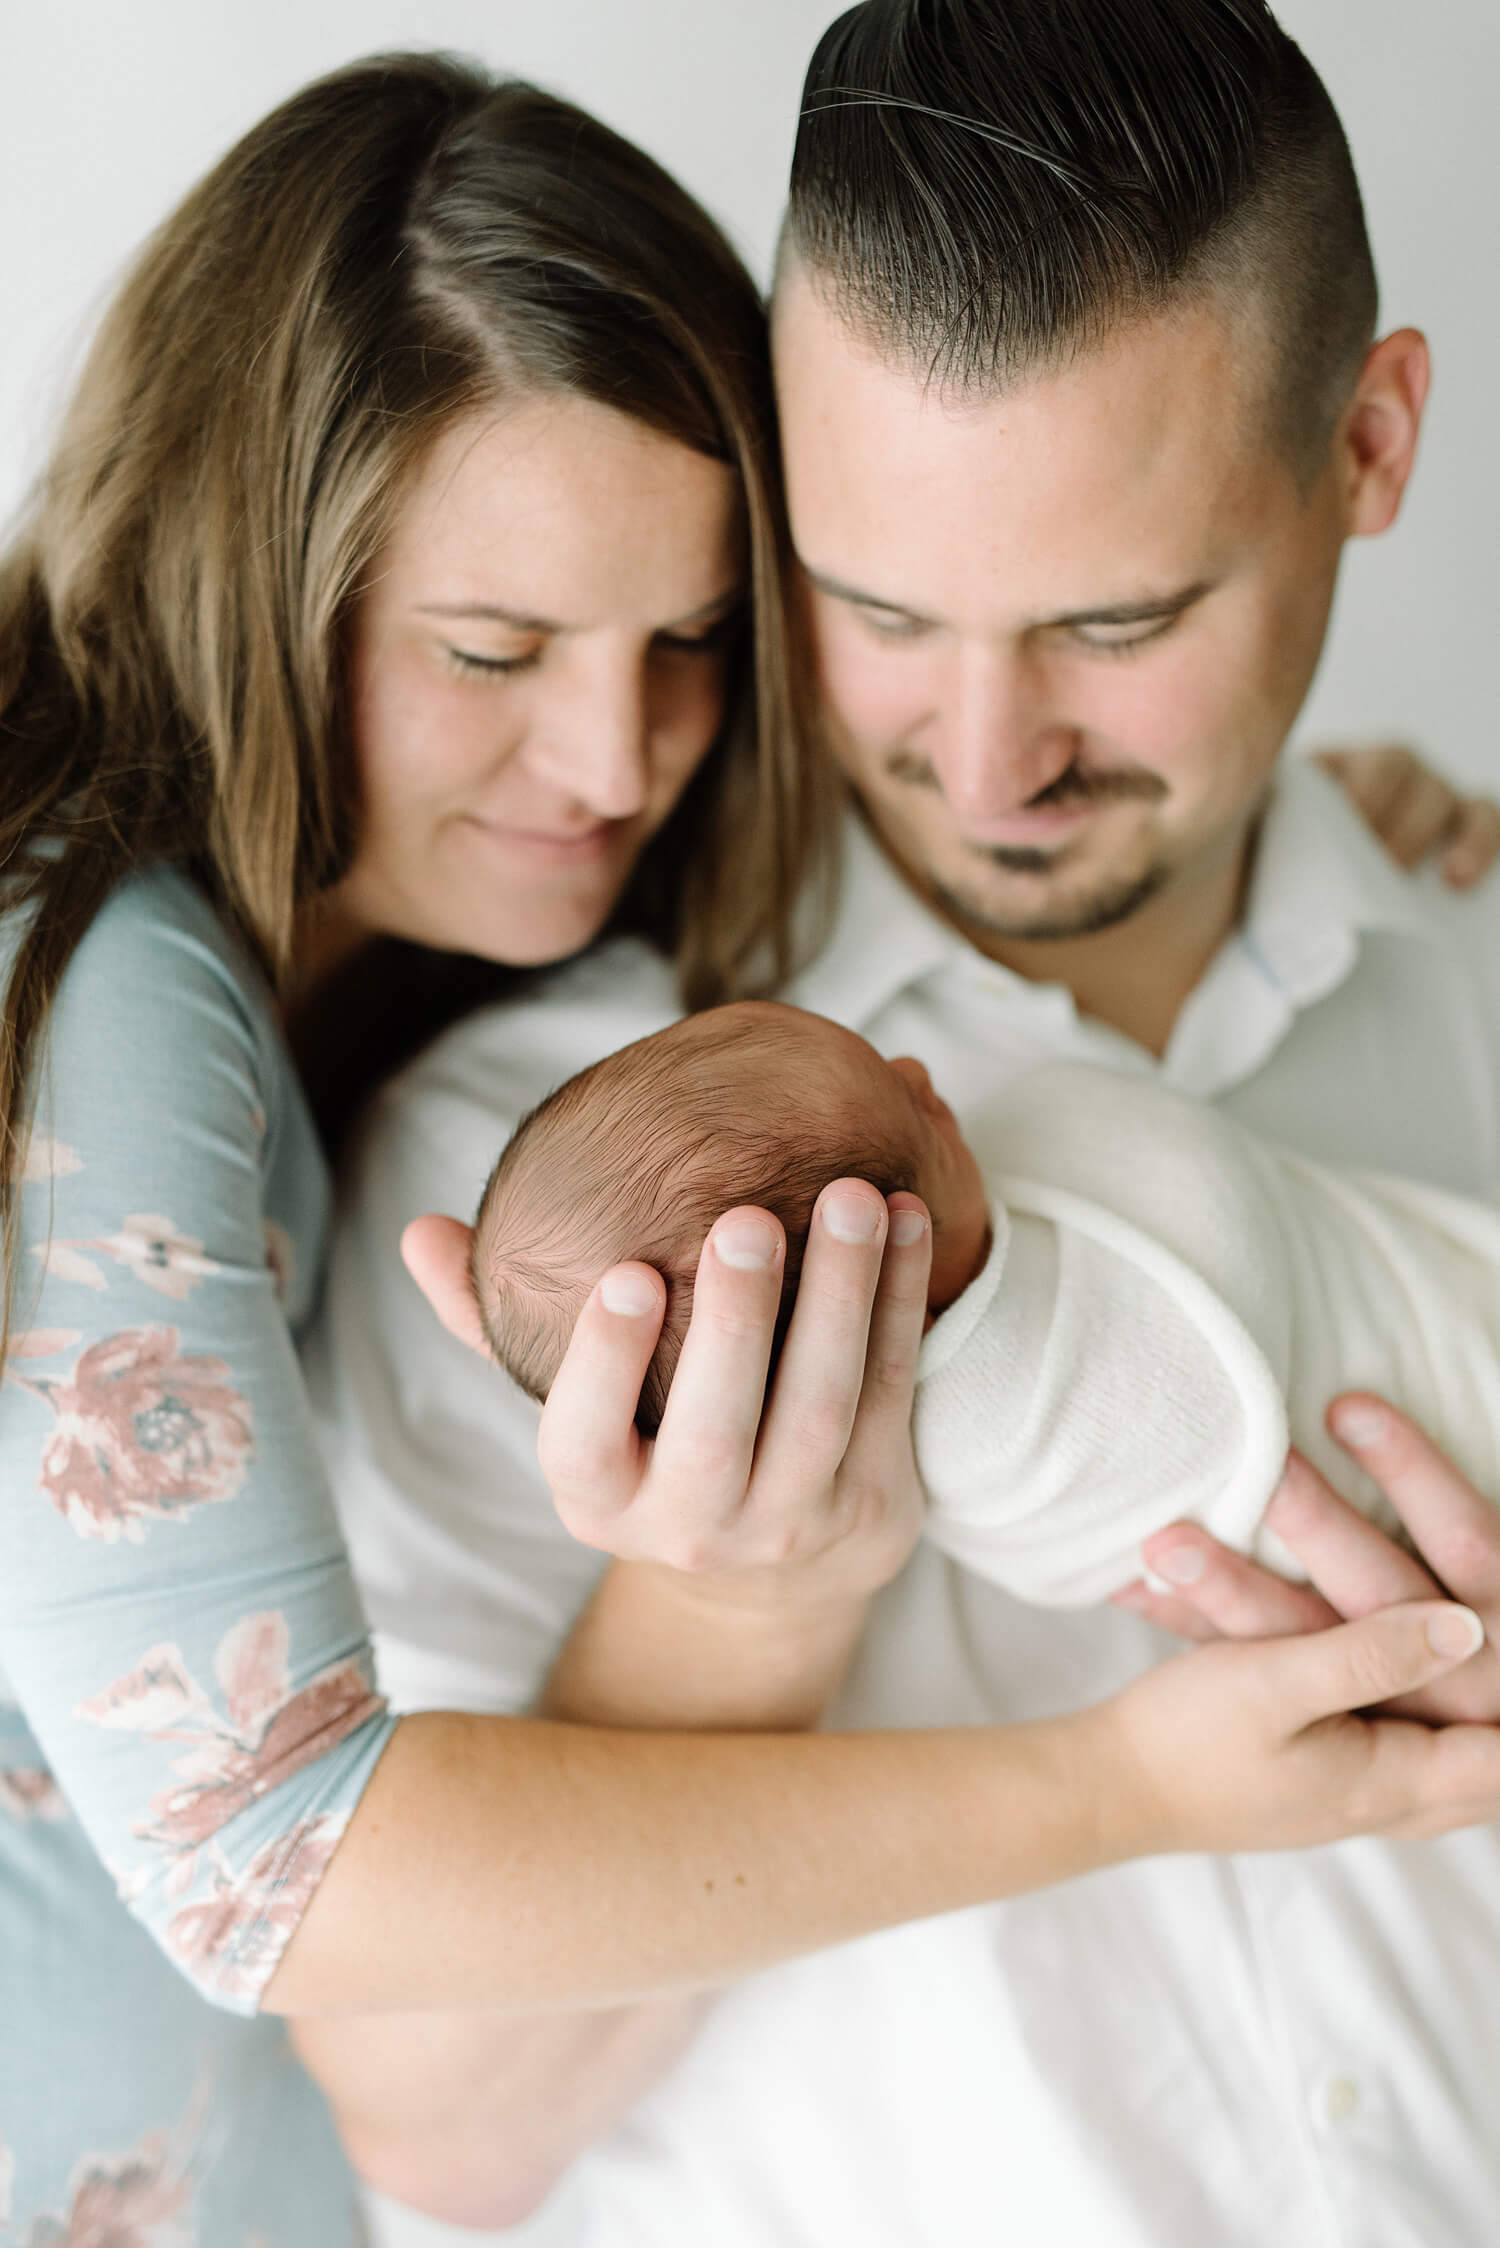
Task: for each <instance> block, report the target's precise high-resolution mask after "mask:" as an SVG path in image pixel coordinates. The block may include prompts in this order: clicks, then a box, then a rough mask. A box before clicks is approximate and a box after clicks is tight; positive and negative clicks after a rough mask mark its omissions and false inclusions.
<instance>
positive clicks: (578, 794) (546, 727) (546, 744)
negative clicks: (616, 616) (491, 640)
mask: <svg viewBox="0 0 1500 2248" xmlns="http://www.w3.org/2000/svg"><path fill="white" fill-rule="evenodd" d="M650 739H651V714H650V708H649V701H648V684H647V677H646V665H645V660H644V658H643V656H642V655H641V654H640V653H639V652H638V651H634V650H628V649H605V650H587V651H586V650H583V649H576V650H574V651H571V657H570V660H569V661H568V662H567V663H565V664H562V665H559V666H557V667H556V668H555V670H554V672H553V675H552V677H551V678H550V679H549V680H548V681H547V682H546V692H545V694H543V695H541V696H539V697H538V699H537V702H536V704H535V705H534V707H533V714H532V726H531V729H530V739H529V742H528V748H527V762H528V763H529V764H530V766H531V768H532V771H533V772H535V773H537V774H538V775H540V776H541V777H542V778H543V779H545V780H546V781H548V782H549V783H550V784H551V785H552V786H553V787H554V788H556V789H559V790H560V791H561V792H562V793H563V794H564V795H567V796H569V797H572V798H574V799H575V800H576V801H577V802H579V803H581V804H586V805H587V806H588V808H589V810H590V811H591V812H593V813H595V814H596V815H597V816H598V817H599V818H600V819H609V820H622V819H630V818H632V817H633V816H634V814H635V813H637V812H639V811H640V810H642V808H643V807H644V805H645V803H646V800H647V797H648V795H649V793H650V785H651V765H650V755H649V749H650Z"/></svg>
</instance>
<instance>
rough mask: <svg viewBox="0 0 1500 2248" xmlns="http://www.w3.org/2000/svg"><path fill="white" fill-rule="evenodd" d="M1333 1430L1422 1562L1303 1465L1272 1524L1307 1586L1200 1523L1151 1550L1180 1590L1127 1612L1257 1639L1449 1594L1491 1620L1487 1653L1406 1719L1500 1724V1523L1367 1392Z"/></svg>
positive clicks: (1336, 1418) (1164, 1623) (1407, 1708)
mask: <svg viewBox="0 0 1500 2248" xmlns="http://www.w3.org/2000/svg"><path fill="white" fill-rule="evenodd" d="M1328 1425H1329V1428H1330V1429H1331V1431H1332V1433H1333V1435H1334V1436H1335V1437H1336V1438H1337V1439H1338V1441H1339V1442H1340V1443H1341V1444H1342V1445H1343V1447H1344V1449H1345V1451H1347V1452H1348V1453H1349V1455H1350V1456H1351V1458H1353V1459H1354V1460H1356V1461H1357V1462H1358V1463H1359V1465H1360V1466H1361V1467H1362V1468H1363V1469H1364V1470H1365V1472H1366V1473H1367V1474H1368V1475H1369V1476H1370V1477H1371V1478H1372V1480H1373V1481H1374V1482H1375V1483H1377V1484H1378V1485H1379V1486H1380V1488H1381V1490H1382V1491H1383V1492H1384V1493H1385V1495H1386V1497H1387V1499H1388V1500H1389V1501H1390V1503H1391V1505H1392V1506H1393V1507H1394V1509H1395V1511H1396V1513H1397V1514H1398V1515H1399V1516H1400V1518H1401V1520H1402V1522H1403V1523H1404V1524H1405V1526H1406V1529H1407V1532H1408V1534H1409V1536H1410V1538H1411V1540H1412V1543H1413V1545H1414V1546H1415V1548H1416V1554H1415V1555H1414V1554H1412V1553H1408V1552H1406V1551H1405V1550H1404V1549H1403V1548H1402V1547H1401V1546H1398V1545H1396V1544H1394V1543H1393V1541H1392V1540H1391V1539H1390V1538H1388V1537H1386V1536H1385V1534H1384V1532H1383V1531H1380V1530H1378V1529H1377V1528H1376V1527H1375V1525H1374V1524H1373V1523H1372V1522H1368V1521H1366V1519H1365V1517H1364V1516H1363V1515H1362V1514H1360V1513H1359V1512H1358V1511H1357V1510H1356V1509H1355V1508H1354V1507H1352V1506H1350V1505H1349V1504H1348V1503H1347V1501H1345V1500H1344V1499H1341V1498H1340V1497H1339V1495H1338V1493H1337V1492H1336V1491H1334V1490H1333V1489H1331V1487H1330V1486H1329V1485H1328V1484H1327V1483H1326V1482H1325V1481H1324V1479H1323V1477H1322V1476H1321V1475H1319V1474H1318V1472H1317V1470H1316V1468H1314V1467H1313V1466H1311V1464H1310V1463H1309V1462H1308V1461H1307V1460H1305V1459H1303V1458H1302V1456H1301V1454H1300V1453H1297V1452H1293V1453H1292V1454H1291V1456H1290V1458H1289V1459H1288V1462H1287V1471H1286V1475H1285V1477H1284V1478H1283V1480H1282V1483H1281V1486H1280V1488H1279V1489H1278V1491H1277V1492H1276V1494H1275V1496H1274V1498H1273V1499H1272V1501H1271V1504H1270V1507H1269V1508H1268V1509H1267V1513H1266V1521H1267V1523H1268V1525H1269V1526H1270V1528H1271V1529H1273V1530H1274V1531H1275V1532H1276V1535H1277V1536H1278V1537H1279V1538H1280V1539H1281V1540H1282V1541H1283V1543H1284V1544H1286V1545H1288V1546H1289V1547H1290V1548H1291V1550H1292V1552H1293V1553H1295V1554H1296V1556H1297V1559H1298V1560H1299V1561H1300V1562H1301V1564H1302V1566H1303V1568H1304V1569H1305V1570H1306V1571H1307V1573H1308V1577H1309V1580H1310V1581H1309V1583H1307V1584H1305V1585H1294V1584H1288V1583H1287V1582H1286V1580H1285V1579H1284V1578H1281V1577H1277V1576H1273V1575H1272V1574H1271V1572H1270V1571H1269V1570H1267V1569H1262V1568H1261V1567H1260V1566H1259V1565H1258V1564H1257V1563H1256V1562H1253V1561H1250V1560H1248V1559H1247V1558H1246V1557H1245V1555H1243V1554H1240V1553H1235V1552H1233V1551H1231V1549H1230V1548H1229V1547H1227V1546H1223V1545H1220V1544H1219V1542H1218V1540H1217V1539H1216V1538H1214V1537H1211V1536H1210V1534H1209V1533H1208V1531H1206V1530H1202V1529H1200V1528H1199V1527H1198V1526H1197V1524H1196V1523H1191V1522H1177V1523H1173V1524H1172V1525H1171V1526H1170V1527H1169V1528H1167V1529H1165V1530H1160V1531H1158V1532H1157V1534H1156V1536H1155V1537H1153V1538H1149V1539H1148V1540H1147V1541H1146V1544H1145V1547H1144V1548H1143V1553H1144V1558H1145V1561H1146V1564H1147V1566H1148V1568H1150V1570H1151V1571H1152V1573H1153V1575H1155V1576H1156V1577H1158V1578H1159V1579H1163V1580H1165V1581H1166V1582H1167V1583H1168V1584H1170V1585H1172V1586H1173V1587H1175V1588H1176V1589H1175V1590H1174V1591H1173V1592H1171V1593H1165V1594H1163V1593H1157V1592H1153V1591H1150V1590H1148V1589H1147V1587H1146V1585H1145V1584H1144V1583H1139V1584H1135V1585H1131V1586H1129V1587H1127V1588H1126V1591H1125V1592H1124V1593H1122V1594H1120V1595H1119V1596H1118V1599H1119V1601H1120V1604H1121V1605H1122V1606H1125V1607H1129V1608H1132V1609H1134V1610H1135V1611H1136V1612H1137V1613H1138V1614H1141V1615H1144V1616H1146V1617H1147V1618H1148V1620H1149V1621H1151V1622H1152V1623H1155V1624H1159V1625H1160V1626H1161V1627H1162V1628H1163V1629H1164V1630H1167V1631H1174V1632H1177V1633H1179V1634H1181V1635H1182V1636H1184V1637H1187V1638H1193V1639H1207V1638H1216V1637H1220V1636H1222V1637H1225V1638H1230V1639H1246V1638H1261V1637H1265V1636H1267V1635H1272V1634H1276V1635H1279V1634H1283V1633H1287V1632H1306V1631H1319V1630H1321V1629H1323V1628H1324V1627H1325V1626H1327V1625H1329V1624H1331V1623H1337V1622H1339V1621H1340V1619H1341V1618H1344V1617H1358V1616H1365V1615H1368V1614H1369V1613H1370V1612H1371V1611H1372V1610H1373V1609H1376V1608H1386V1607H1389V1606H1391V1605H1392V1604H1393V1603H1394V1602H1397V1601H1406V1600H1419V1601H1428V1600H1432V1599H1434V1598H1436V1597H1439V1596H1441V1595H1443V1594H1444V1593H1447V1594H1449V1595H1451V1596H1452V1597H1453V1598H1455V1599H1457V1600H1461V1601H1464V1602H1466V1603H1467V1604H1468V1606H1469V1607H1471V1608H1472V1609H1473V1610H1474V1611H1475V1613H1476V1614H1477V1615H1478V1616H1479V1617H1480V1619H1481V1621H1482V1623H1483V1624H1484V1627H1485V1631H1486V1633H1487V1635H1488V1638H1487V1644H1486V1646H1485V1649H1484V1651H1483V1653H1482V1654H1480V1655H1479V1656H1477V1657H1476V1658H1475V1660H1474V1661H1473V1662H1471V1663H1466V1664H1465V1665H1464V1667H1463V1669H1462V1670H1460V1671H1458V1672H1457V1673H1455V1675H1454V1676H1453V1677H1451V1678H1445V1679H1444V1680H1442V1682H1441V1683H1440V1684H1438V1685H1434V1686H1429V1687H1427V1688H1425V1689H1424V1690H1423V1691H1422V1692H1420V1693H1417V1694H1412V1695H1410V1696H1408V1697H1407V1698H1406V1699H1404V1700H1403V1701H1402V1702H1401V1703H1400V1705H1399V1706H1400V1708H1401V1710H1402V1712H1403V1713H1404V1714H1406V1715H1409V1716H1413V1717H1421V1718H1424V1719H1426V1720H1427V1721H1428V1722H1430V1723H1443V1724H1446V1723H1452V1722H1454V1721H1456V1720H1458V1721H1467V1722H1472V1723H1481V1724H1495V1723H1497V1722H1500V1648H1497V1646H1496V1644H1495V1642H1496V1641H1497V1640H1500V1511H1497V1509H1496V1507H1495V1505H1494V1504H1493V1503H1492V1502H1491V1501H1490V1500H1488V1499H1486V1498H1485V1497H1484V1496H1483V1495H1482V1493H1480V1492H1478V1491H1476V1490H1475V1488H1474V1486H1473V1484H1472V1483H1470V1482H1469V1481H1468V1480H1467V1478H1466V1477H1465V1476H1463V1475H1461V1474H1460V1473H1459V1471H1458V1469H1457V1468H1456V1467H1454V1465H1453V1464H1452V1462H1451V1461H1450V1460H1448V1459H1447V1458H1446V1457H1445V1456H1444V1454H1443V1453H1442V1452H1440V1451H1439V1450H1438V1448H1437V1446H1436V1445H1435V1444H1434V1443H1432V1442H1431V1440H1430V1439H1429V1438H1428V1437H1426V1436H1424V1435H1423V1433H1422V1431H1421V1430H1420V1429H1419V1428H1418V1427H1417V1426H1416V1424H1415V1422H1413V1421H1411V1420H1408V1418H1407V1417H1406V1415H1405V1414H1404V1413H1398V1412H1397V1411H1396V1410H1395V1408H1394V1407H1393V1406H1390V1405H1387V1404H1385V1403H1384V1402H1383V1400H1381V1399H1380V1398H1378V1397H1372V1396H1369V1395H1367V1394H1366V1393H1364V1392H1362V1391H1361V1392H1354V1393H1351V1394H1349V1395H1348V1396H1345V1397H1340V1398H1336V1399H1335V1400H1334V1402H1333V1404H1332V1405H1331V1406H1330V1407H1329V1412H1328ZM1418 1556H1420V1558H1418Z"/></svg>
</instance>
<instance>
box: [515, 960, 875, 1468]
mask: <svg viewBox="0 0 1500 2248" xmlns="http://www.w3.org/2000/svg"><path fill="white" fill-rule="evenodd" d="M815 1020H816V1018H814V1017H810V1016H806V1015H803V1014H801V1013H800V1012H799V1010H797V1009H796V1008H792V1007H784V1006H778V1005H775V1004H773V1003H771V1002H768V1001H742V1002H739V1003H737V1004H735V1005H732V1006H727V1007H715V1008H711V1009H708V1010H706V1011H705V1012H704V1013H702V1014H698V1015H690V1016H689V1017H687V1019H686V1020H685V1021H683V1022H680V1023H675V1024H674V1025H673V1026H672V1027H671V1029H669V1030H665V1031H659V1032H657V1033H656V1034H655V1035H654V1036H653V1037H650V1038H643V1039H639V1040H638V1041H637V1042H636V1043H635V1044H634V1045H632V1046H626V1047H622V1048H621V1050H620V1051H619V1052H618V1053H615V1054H611V1055H610V1056H609V1057H608V1058H607V1059H606V1060H604V1061H602V1062H599V1063H597V1064H596V1065H595V1066H594V1067H593V1068H592V1069H587V1070H584V1071H583V1072H582V1073H581V1074H580V1075H579V1076H577V1077H573V1078H570V1079H569V1080H568V1082H567V1083H566V1084H565V1085H562V1086H560V1087H559V1088H558V1090H557V1091H556V1092H555V1093H551V1094H549V1095H548V1097H547V1099H546V1100H544V1101H542V1102H541V1103H539V1105H538V1106H537V1107H536V1108H534V1109H533V1110H532V1111H531V1113H530V1114H529V1115H528V1116H526V1117H524V1118H523V1119H522V1121H521V1123H520V1124H519V1125H518V1126H517V1128H516V1131H515V1133H514V1135H513V1137H512V1138H511V1140H510V1142H509V1144H508V1145H507V1146H506V1148H505V1150H504V1152H503V1153H502V1155H501V1157H500V1160H499V1162H498V1163H497V1164H496V1165H495V1168H494V1170H493V1171H492V1172H491V1174H490V1177H489V1181H488V1184H487V1185H486V1187H485V1190H484V1195H483V1198H482V1200H481V1202H480V1206H479V1215H478V1218H477V1220H476V1223H475V1239H474V1255H473V1266H472V1277H473V1282H474V1289H475V1293H476V1295H477V1297H478V1301H479V1308H480V1314H481V1317H482V1319H483V1322H484V1328H485V1333H486V1335H487V1337H488V1339H489V1343H490V1348H491V1349H492V1351H493V1352H494V1354H495V1357H496V1359H497V1360H498V1361H499V1363H500V1364H501V1365H502V1366H503V1367H504V1368H505V1369H506V1371H507V1372H508V1373H509V1374H510V1375H511V1377H512V1379H513V1380H514V1381H516V1382H518V1383H519V1384H520V1386H521V1388H522V1389H524V1390H526V1391H527V1392H528V1393H529V1394H530V1395H531V1396H532V1397H535V1398H538V1399H543V1398H545V1397H546V1395H547V1392H548V1390H549V1389H550V1387H551V1385H552V1380H553V1377H554V1375H555V1374H556V1372H557V1369H558V1366H559V1365H560V1364H561V1362H562V1357H563V1353H564V1351H565V1350H566V1348H567V1345H568V1339H569V1337H570V1336H571V1334H572V1331H573V1326H574V1323H575V1321H576V1320H577V1318H578V1314H579V1313H580V1311H581V1310H582V1309H583V1306H584V1304H585V1302H586V1301H587V1299H588V1295H589V1292H590V1290H591V1289H592V1288H593V1286H594V1284H595V1282H596V1281H597V1280H598V1278H599V1276H600V1274H601V1273H603V1272H605V1271H607V1270H608V1268H609V1267H610V1266H611V1265H614V1264H620V1263H623V1262H626V1261H639V1262H640V1263H643V1264H648V1265H651V1266H653V1267H654V1268H655V1270H656V1271H658V1272H659V1273H660V1274H661V1276H662V1278H663V1279H664V1280H665V1282H666V1284H667V1309H666V1316H665V1319H664V1320H663V1323H662V1330H661V1338H660V1340H659V1342H658V1343H657V1346H656V1350H655V1353H654V1355H653V1357H652V1360H651V1364H650V1367H649V1368H648V1370H647V1374H646V1379H645V1382H644V1384H643V1386H642V1390H641V1399H640V1405H639V1408H638V1410H637V1413H636V1423H637V1426H638V1427H639V1428H640V1429H641V1430H642V1431H643V1432H644V1433H645V1434H646V1435H654V1434H655V1433H656V1430H657V1427H658V1425H659V1423H660V1421H661V1417H662V1413H663V1411H664V1410H665V1407H666V1401H667V1392H668V1390H669V1388H670V1387H671V1382H672V1375H673V1372H674V1371H675V1369H676V1365H677V1359H678V1355H679V1353H680V1351H681V1349H682V1343H683V1338H684V1336H685V1335H686V1333H687V1326H688V1320H689V1317H690V1315H691V1313H692V1308H693V1281H694V1275H695V1273H696V1271H697V1265H698V1257H699V1253H700V1251H701V1249H702V1247H703V1242H704V1239H705V1237H706V1236H707V1234H708V1232H709V1230H710V1228H711V1227H712V1225H713V1223H714V1221H715V1219H716V1218H718V1217H720V1216H721V1215H722V1213H723V1212H724V1211H725V1210H726V1209H732V1208H734V1207H735V1206H736V1205H738V1204H741V1203H747V1204H749V1203H753V1204H755V1205H757V1206H758V1207H759V1208H761V1209H764V1210H769V1211H771V1212H772V1213H773V1214H774V1215H775V1216H776V1217H777V1218H779V1219H780V1221H781V1223H782V1225H783V1226H784V1227H785V1229H786V1244H787V1246H786V1266H785V1271H784V1275H783V1281H782V1291H781V1309H780V1314H779V1316H778V1320H777V1325H776V1335H775V1342H774V1345H773V1350H772V1364H773V1366H774V1364H775V1359H776V1354H777V1352H779V1349H780V1346H781V1342H782V1338H783V1336H784V1333H785V1330H786V1325H787V1322H788V1320H789V1319H790V1317H791V1310H792V1304H793V1301H794V1298H795V1296H796V1288H797V1279H798V1276H799V1274H800V1272H801V1268H802V1255H803V1249H804V1246H805V1244H806V1240H807V1230H808V1226H809V1224H810V1223H811V1219H812V1211H813V1204H814V1203H815V1202H816V1200H817V1198H818V1196H819V1195H820V1194H821V1192H822V1191H823V1188H824V1187H825V1186H827V1185H828V1184H829V1182H830V1181H831V1180H833V1179H836V1178H843V1177H855V1178H862V1179H867V1180H868V1181H869V1182H870V1184H871V1185H872V1186H874V1187H876V1188H877V1189H878V1190H879V1191H880V1192H881V1193H882V1194H894V1193H896V1192H898V1191H899V1190H901V1189H911V1188H912V1187H914V1185H915V1183H916V1176H917V1167H918V1154H919V1150H918V1146H917V1140H916V1134H915V1131H914V1129H913V1125H912V1122H911V1120H910V1119H909V1118H908V1117H906V1116H904V1115H891V1116H869V1115H863V1114H854V1113H850V1111H851V1109H852V1107H853V1105H854V1104H852V1103H851V1102H849V1101H847V1100H840V1099H839V1097H838V1091H837V1088H836V1087H831V1086H830V1085H829V1084H828V1082H827V1072H826V1069H825V1070H824V1071H823V1073H822V1075H821V1078H820V1073H819V1071H818V1068H817V1064H816V1058H815V1056H814V1055H813V1054H812V1052H811V1049H810V1047H809V1044H808V1043H807V1041H806V1040H805V1039H802V1038H799V1037H797V1035H796V1030H797V1027H798V1026H810V1025H811V1024H812V1023H813V1022H814V1021H815ZM823 1027H826V1026H823Z"/></svg>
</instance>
